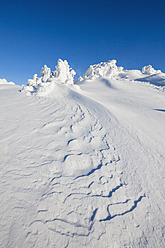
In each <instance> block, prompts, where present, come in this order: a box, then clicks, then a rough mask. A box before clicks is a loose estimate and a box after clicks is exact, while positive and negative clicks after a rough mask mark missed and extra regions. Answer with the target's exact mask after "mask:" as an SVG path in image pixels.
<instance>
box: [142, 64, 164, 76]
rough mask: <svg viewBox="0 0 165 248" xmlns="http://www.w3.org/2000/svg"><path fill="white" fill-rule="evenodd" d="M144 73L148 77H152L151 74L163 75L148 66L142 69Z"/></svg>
mask: <svg viewBox="0 0 165 248" xmlns="http://www.w3.org/2000/svg"><path fill="white" fill-rule="evenodd" d="M142 73H143V74H147V75H151V74H157V73H161V70H155V69H154V68H153V67H152V65H147V66H144V67H143V68H142Z"/></svg>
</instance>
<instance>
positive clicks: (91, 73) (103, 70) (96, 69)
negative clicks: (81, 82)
mask: <svg viewBox="0 0 165 248" xmlns="http://www.w3.org/2000/svg"><path fill="white" fill-rule="evenodd" d="M116 62H117V61H116V60H114V59H113V60H109V61H108V62H101V63H99V64H96V65H90V66H89V67H88V69H87V71H86V73H85V74H84V77H83V78H84V79H95V78H98V77H103V78H111V77H114V76H117V75H118V74H119V73H121V72H122V71H123V67H117V65H116Z"/></svg>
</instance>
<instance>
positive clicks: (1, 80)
mask: <svg viewBox="0 0 165 248" xmlns="http://www.w3.org/2000/svg"><path fill="white" fill-rule="evenodd" d="M0 84H12V85H14V84H15V83H13V82H8V81H7V80H6V79H5V78H3V79H1V78H0Z"/></svg>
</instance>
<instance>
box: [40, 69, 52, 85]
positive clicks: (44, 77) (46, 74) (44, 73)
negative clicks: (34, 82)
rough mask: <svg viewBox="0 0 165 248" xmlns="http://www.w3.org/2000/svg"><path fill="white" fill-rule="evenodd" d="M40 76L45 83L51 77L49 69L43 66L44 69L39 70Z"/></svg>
mask: <svg viewBox="0 0 165 248" xmlns="http://www.w3.org/2000/svg"><path fill="white" fill-rule="evenodd" d="M40 74H41V76H42V81H44V82H46V81H47V80H48V79H49V78H50V76H51V69H50V68H49V67H47V65H44V67H42V68H41V71H40Z"/></svg>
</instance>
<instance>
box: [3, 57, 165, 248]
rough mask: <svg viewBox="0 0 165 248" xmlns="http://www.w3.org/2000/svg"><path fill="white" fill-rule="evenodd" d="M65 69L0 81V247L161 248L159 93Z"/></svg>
mask: <svg viewBox="0 0 165 248" xmlns="http://www.w3.org/2000/svg"><path fill="white" fill-rule="evenodd" d="M109 63H110V62H109ZM110 64H111V65H110V66H111V67H112V70H113V69H114V68H115V62H112V63H110ZM113 66H114V68H113ZM96 67H97V66H96ZM103 67H104V66H103ZM105 67H106V66H105ZM64 68H65V69H66V68H69V67H68V65H67V63H66V62H63V61H59V63H58V66H57V67H56V71H57V72H55V73H54V72H53V73H51V70H50V69H49V68H48V67H47V66H44V67H43V68H42V69H41V77H40V78H38V77H37V75H34V78H33V79H31V80H29V81H28V86H27V87H24V90H21V87H18V86H12V87H9V86H6V85H1V90H0V116H1V117H2V118H1V122H0V159H1V161H0V172H1V181H0V195H1V198H0V200H1V208H0V218H1V222H0V230H1V232H0V247H2V248H6V247H9V248H15V247H31V248H32V247H49V248H53V247H56V248H61V247H69V248H77V247H98V248H109V247H110V248H114V247H115V248H124V247H130V248H140V247H147V248H155V247H160V248H164V247H165V240H164V235H165V224H164V219H165V206H164V201H165V198H164V190H165V188H164V178H165V171H164V164H165V155H164V150H165V135H164V123H165V114H164V111H165V108H164V106H165V98H164V92H161V91H157V90H155V89H154V88H152V87H148V86H147V83H146V82H144V78H145V75H144V74H142V73H141V71H135V70H132V71H131V70H129V71H127V70H122V69H121V70H120V69H119V71H120V72H119V71H117V72H116V73H117V74H116V73H115V74H114V75H116V76H113V77H111V76H110V74H108V73H107V74H106V72H104V73H103V74H102V76H97V77H96V79H94V78H95V76H92V77H91V78H90V76H89V77H87V79H85V78H84V79H83V80H82V81H81V80H80V81H78V82H77V85H74V84H72V83H73V81H72V83H68V80H69V81H70V80H71V78H72V79H73V74H74V73H73V72H72V71H71V70H70V69H69V71H70V73H71V74H69V75H70V76H68V77H67V76H66V75H68V69H66V70H65V69H64ZM99 68H100V66H99ZM99 70H100V71H102V69H99ZM114 70H116V69H114ZM62 71H64V72H65V73H64V74H63V73H62ZM99 73H101V72H99ZM62 75H65V76H66V77H63V76H62ZM98 75H99V74H98ZM158 76H161V78H162V77H163V75H162V73H158V74H156V75H155V74H153V75H146V77H151V78H153V80H158V78H156V79H154V77H158ZM137 78H139V79H142V82H144V84H143V83H141V82H137V81H135V80H136V79H137ZM150 80H151V79H150ZM70 82H71V81H70ZM26 93H28V96H27V95H26Z"/></svg>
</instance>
